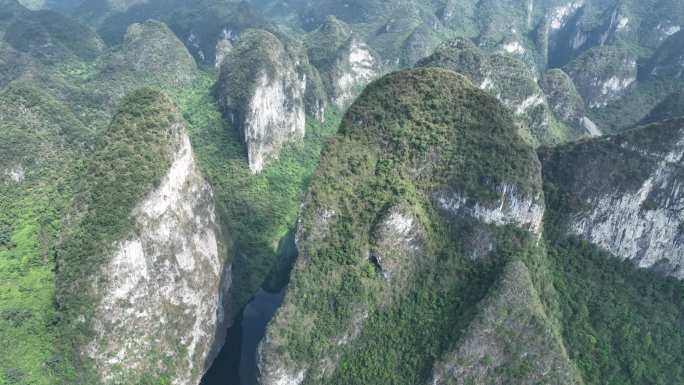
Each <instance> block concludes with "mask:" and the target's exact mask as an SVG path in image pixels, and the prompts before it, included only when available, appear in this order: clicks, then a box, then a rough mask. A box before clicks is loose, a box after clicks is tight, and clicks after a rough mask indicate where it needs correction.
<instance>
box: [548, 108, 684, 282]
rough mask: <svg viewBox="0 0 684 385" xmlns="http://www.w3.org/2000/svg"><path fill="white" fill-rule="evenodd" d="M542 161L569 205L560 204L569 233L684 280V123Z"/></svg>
mask: <svg viewBox="0 0 684 385" xmlns="http://www.w3.org/2000/svg"><path fill="white" fill-rule="evenodd" d="M543 158H544V177H545V180H546V181H547V184H548V185H549V186H555V187H553V188H554V189H558V190H557V191H554V193H553V195H555V197H556V198H557V199H560V200H559V201H557V202H563V204H562V205H560V206H558V203H556V206H555V207H554V210H555V211H556V212H559V213H561V214H560V219H559V223H558V225H557V226H558V228H559V229H560V230H561V232H562V233H564V234H566V235H568V236H578V237H581V238H583V239H586V240H587V241H589V242H592V243H594V244H596V245H598V246H600V247H602V248H604V249H606V250H608V251H609V252H611V253H612V254H614V255H615V256H618V257H620V258H623V259H628V260H632V261H633V262H634V263H635V264H637V265H638V266H640V267H643V268H653V269H656V270H658V271H661V272H663V273H665V274H669V275H673V276H675V277H678V278H684V225H682V224H683V223H684V205H682V202H683V201H684V189H682V178H681V175H682V171H684V169H683V168H682V161H683V160H684V121H682V120H681V119H675V120H669V121H666V122H663V123H659V124H653V125H650V126H646V127H644V128H640V129H637V130H636V131H630V132H629V133H627V134H624V135H621V136H618V137H613V138H607V139H603V140H596V141H593V142H587V143H582V144H577V145H575V146H571V147H569V148H561V149H559V150H557V151H556V152H552V153H550V154H546V155H545V156H544V157H543ZM561 168H565V169H566V170H565V171H562V170H561ZM556 215H558V214H556Z"/></svg>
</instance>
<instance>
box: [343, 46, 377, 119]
mask: <svg viewBox="0 0 684 385" xmlns="http://www.w3.org/2000/svg"><path fill="white" fill-rule="evenodd" d="M330 73H331V78H332V93H331V98H332V101H333V103H334V104H335V106H337V108H338V109H340V110H345V109H346V108H347V107H349V105H350V104H351V103H352V102H353V101H354V98H355V97H356V96H357V95H358V94H359V93H361V90H363V87H364V86H366V85H367V84H368V83H370V82H371V81H372V80H373V79H375V78H376V77H377V76H379V75H380V73H381V70H380V61H379V59H378V58H377V57H376V56H375V54H374V53H373V51H372V50H371V48H370V47H369V46H368V45H366V44H365V43H362V42H361V41H359V40H358V39H356V38H351V39H350V40H349V41H348V42H347V43H346V44H345V45H344V46H343V47H342V48H341V49H340V50H339V51H338V53H337V58H336V59H335V64H334V66H333V68H332V69H331V71H330Z"/></svg>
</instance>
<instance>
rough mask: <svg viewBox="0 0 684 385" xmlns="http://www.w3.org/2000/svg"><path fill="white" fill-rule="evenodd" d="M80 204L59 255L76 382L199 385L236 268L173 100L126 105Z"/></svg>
mask: <svg viewBox="0 0 684 385" xmlns="http://www.w3.org/2000/svg"><path fill="white" fill-rule="evenodd" d="M78 197H79V199H78V200H77V201H76V202H77V203H76V207H75V208H74V211H73V212H72V213H71V216H70V217H69V222H70V225H69V227H68V228H67V230H66V231H65V233H64V234H63V238H64V239H63V241H62V242H61V244H60V245H59V246H58V254H57V263H58V269H57V287H58V293H57V298H58V302H59V306H60V309H61V311H62V312H63V314H64V317H65V319H66V320H68V322H69V323H68V324H65V325H64V327H65V328H66V330H67V332H65V338H68V340H67V341H65V342H66V343H68V344H70V345H71V344H73V345H74V349H75V352H74V359H76V360H78V361H80V365H79V367H80V370H79V373H78V374H77V378H75V379H72V380H71V381H77V382H79V383H104V384H109V383H138V382H139V381H141V380H142V379H145V378H150V377H152V378H157V379H158V380H159V381H162V382H164V381H166V382H168V383H174V384H196V383H198V382H199V379H200V378H201V376H202V374H203V373H204V371H205V370H206V367H205V365H206V364H207V362H210V361H211V357H212V354H214V352H215V351H216V349H217V347H218V346H217V345H220V344H221V341H222V339H221V337H220V335H221V330H224V328H225V323H226V322H230V320H231V319H232V314H231V312H230V310H229V309H227V308H225V307H224V303H227V301H226V299H225V297H226V296H227V295H228V291H229V289H230V264H229V263H227V262H226V251H227V250H226V248H225V245H224V242H223V236H222V230H221V224H220V221H219V220H218V219H217V217H216V214H215V208H214V197H213V192H212V189H211V187H210V186H209V185H208V184H207V182H206V181H205V180H204V178H203V177H202V175H201V173H200V172H199V170H198V168H197V165H196V163H195V159H194V155H193V152H192V149H191V147H190V141H189V138H188V136H187V133H186V132H185V125H184V122H183V121H182V119H181V118H180V116H179V115H178V112H177V111H176V109H175V107H174V106H173V104H172V103H171V102H170V101H169V99H167V98H166V97H165V96H163V95H162V94H161V93H159V92H157V91H152V90H148V89H143V90H140V91H136V92H135V93H133V94H131V95H130V96H128V97H127V98H126V99H125V100H124V101H123V103H122V106H121V108H120V110H119V112H118V113H117V114H116V116H115V117H114V119H113V122H112V125H111V126H110V127H109V128H108V130H107V131H106V133H105V134H104V138H103V139H102V141H101V142H100V143H98V148H97V149H96V153H95V155H94V158H93V161H92V162H91V164H90V166H89V170H88V177H87V179H86V181H85V182H84V184H83V187H82V191H81V193H80V195H79V196H78ZM160 324H161V325H163V327H159V325H160Z"/></svg>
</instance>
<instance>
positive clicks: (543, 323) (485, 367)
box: [430, 261, 583, 385]
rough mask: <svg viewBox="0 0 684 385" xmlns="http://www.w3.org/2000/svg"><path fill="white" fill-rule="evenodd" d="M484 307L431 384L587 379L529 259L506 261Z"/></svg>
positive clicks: (433, 377)
mask: <svg viewBox="0 0 684 385" xmlns="http://www.w3.org/2000/svg"><path fill="white" fill-rule="evenodd" d="M481 307H482V309H481V310H480V311H481V313H480V314H478V316H477V317H476V318H475V319H474V320H473V323H472V324H471V325H470V326H469V328H468V331H467V332H466V334H465V335H464V337H463V339H462V340H461V342H460V343H459V347H458V350H456V351H454V352H453V353H450V354H448V355H447V359H446V360H445V362H443V363H441V364H438V365H436V367H435V369H434V372H433V375H432V380H431V381H430V384H433V385H439V384H472V383H475V384H507V383H512V382H514V383H516V384H539V383H545V384H583V381H582V379H581V377H580V376H579V373H578V372H577V369H576V368H574V366H573V364H572V362H571V361H570V359H569V357H568V354H567V352H566V351H565V347H564V345H563V340H562V339H561V337H560V335H559V334H557V333H556V332H555V328H554V325H553V321H550V320H549V318H548V316H547V315H546V312H545V310H544V306H543V305H542V303H541V300H540V297H539V294H538V293H537V291H536V289H535V288H534V284H533V282H532V278H531V276H530V272H529V270H528V269H527V267H526V266H525V264H524V263H522V262H520V261H516V262H512V263H510V264H508V265H507V266H506V267H505V269H504V271H503V273H502V276H501V278H500V281H499V282H498V283H497V286H496V287H495V289H493V291H492V293H491V294H490V295H489V296H488V297H487V298H485V299H484V300H483V302H482V304H481Z"/></svg>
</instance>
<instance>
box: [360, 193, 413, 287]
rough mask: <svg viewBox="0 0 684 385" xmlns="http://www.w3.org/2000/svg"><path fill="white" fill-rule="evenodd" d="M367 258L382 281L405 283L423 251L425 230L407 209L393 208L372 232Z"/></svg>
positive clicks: (399, 284)
mask: <svg viewBox="0 0 684 385" xmlns="http://www.w3.org/2000/svg"><path fill="white" fill-rule="evenodd" d="M373 238H374V239H375V242H374V245H373V246H372V248H371V255H370V258H371V260H372V262H373V263H374V264H375V265H376V266H377V267H378V268H379V269H380V270H381V271H382V274H383V276H384V277H385V279H386V280H387V281H388V282H390V283H392V284H396V285H398V286H401V284H402V283H405V282H406V281H408V279H409V277H410V274H411V272H412V271H415V270H416V269H417V268H418V266H416V264H418V261H419V260H420V256H421V254H422V253H423V252H424V251H425V239H424V238H425V230H424V229H423V228H422V226H421V224H420V222H419V220H418V218H417V217H416V215H415V214H413V213H412V212H411V211H410V209H409V208H407V207H401V206H395V207H392V208H391V209H390V210H389V211H388V212H387V214H385V216H384V217H383V218H382V219H381V221H380V223H379V224H378V225H377V226H376V228H375V230H374V236H373Z"/></svg>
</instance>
